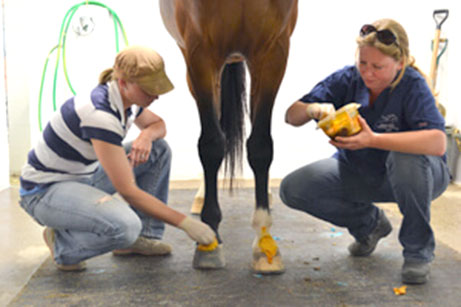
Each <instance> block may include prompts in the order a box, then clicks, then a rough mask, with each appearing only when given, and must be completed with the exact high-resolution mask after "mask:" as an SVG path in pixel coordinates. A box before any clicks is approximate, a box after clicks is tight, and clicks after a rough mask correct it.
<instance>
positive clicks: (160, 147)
mask: <svg viewBox="0 0 461 307" xmlns="http://www.w3.org/2000/svg"><path fill="white" fill-rule="evenodd" d="M151 156H152V157H153V158H154V159H156V160H157V159H162V160H163V161H165V162H166V163H167V164H170V163H171V156H172V152H171V148H170V145H168V142H167V141H165V140H164V139H158V140H155V141H154V142H152V151H151Z"/></svg>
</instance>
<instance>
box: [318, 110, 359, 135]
mask: <svg viewBox="0 0 461 307" xmlns="http://www.w3.org/2000/svg"><path fill="white" fill-rule="evenodd" d="M359 107H360V104H358V103H355V102H352V103H349V104H347V105H345V106H343V107H342V108H340V109H338V110H336V112H335V113H333V114H330V115H328V116H327V117H325V118H323V119H322V120H320V121H319V122H318V127H319V128H321V129H322V130H323V131H324V132H325V134H326V135H328V136H329V137H330V138H331V139H334V138H335V137H337V136H350V135H354V134H356V133H358V132H360V130H362V127H361V126H360V123H359V118H358V115H359V112H358V108H359Z"/></svg>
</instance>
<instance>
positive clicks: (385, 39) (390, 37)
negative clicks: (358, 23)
mask: <svg viewBox="0 0 461 307" xmlns="http://www.w3.org/2000/svg"><path fill="white" fill-rule="evenodd" d="M373 32H376V37H377V38H378V40H379V41H380V42H381V43H383V44H384V45H392V43H395V44H396V45H397V47H398V46H399V44H397V37H395V35H394V33H392V31H391V30H387V29H384V30H380V31H378V29H376V28H375V27H374V26H373V25H363V26H362V28H360V36H361V37H364V36H367V35H368V34H370V33H373Z"/></svg>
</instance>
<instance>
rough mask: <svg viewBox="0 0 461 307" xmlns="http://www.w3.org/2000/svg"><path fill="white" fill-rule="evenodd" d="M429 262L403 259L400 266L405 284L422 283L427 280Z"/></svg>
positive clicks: (429, 269)
mask: <svg viewBox="0 0 461 307" xmlns="http://www.w3.org/2000/svg"><path fill="white" fill-rule="evenodd" d="M430 271H431V268H430V264H429V262H423V261H417V260H407V259H405V261H404V263H403V267H402V281H403V282H404V283H406V284H424V283H426V282H427V281H428V280H429V274H430Z"/></svg>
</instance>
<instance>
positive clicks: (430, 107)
mask: <svg viewBox="0 0 461 307" xmlns="http://www.w3.org/2000/svg"><path fill="white" fill-rule="evenodd" d="M300 100H301V101H303V102H305V103H309V102H330V103H333V104H334V106H335V108H336V109H338V108H340V107H342V106H344V105H346V104H348V103H351V102H357V103H359V104H360V105H361V107H360V108H359V112H360V115H361V116H362V117H363V118H364V119H365V120H366V121H367V123H368V125H369V126H370V128H371V129H372V130H373V131H375V132H378V133H382V132H398V131H413V130H422V129H439V130H441V131H445V120H444V118H443V117H442V115H441V114H440V112H439V111H438V109H437V107H436V104H435V99H434V96H433V95H432V93H431V90H430V89H429V86H428V84H427V82H426V80H425V79H424V77H423V76H422V75H421V74H420V73H419V72H418V71H416V70H415V69H414V68H411V67H407V68H406V70H405V73H404V75H403V78H402V79H401V80H400V82H399V83H398V85H397V86H396V87H395V88H394V89H393V90H391V88H390V87H389V88H387V89H385V90H384V91H383V92H382V93H381V94H380V95H379V96H378V98H377V99H376V100H375V101H374V103H373V104H372V105H371V106H370V104H369V90H368V88H367V87H366V86H365V83H364V82H363V80H362V77H361V76H360V73H359V71H358V70H357V67H356V66H354V65H351V66H346V67H344V68H342V69H340V70H338V71H336V72H334V73H333V74H331V75H330V76H328V77H327V78H326V79H324V80H323V81H321V82H319V83H318V84H317V85H316V86H315V87H314V88H313V89H312V91H311V92H310V93H308V94H306V95H305V96H304V97H302V98H301V99H300ZM388 154H389V151H385V150H379V149H373V148H364V149H360V150H347V149H340V148H338V151H337V152H336V153H335V157H337V158H338V159H340V160H342V161H344V162H346V163H350V164H352V165H354V167H355V168H357V170H358V171H359V172H360V173H363V174H368V175H372V176H373V175H378V176H379V175H383V174H384V173H385V162H386V159H387V155H388Z"/></svg>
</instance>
